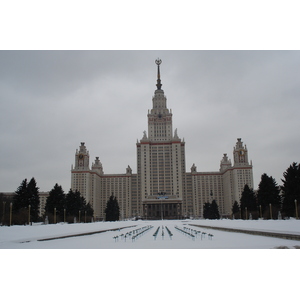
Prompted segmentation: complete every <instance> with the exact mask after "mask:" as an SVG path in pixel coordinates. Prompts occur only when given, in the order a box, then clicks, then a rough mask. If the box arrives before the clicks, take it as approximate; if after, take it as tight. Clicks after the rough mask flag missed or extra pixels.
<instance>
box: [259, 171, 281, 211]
mask: <svg viewBox="0 0 300 300" xmlns="http://www.w3.org/2000/svg"><path fill="white" fill-rule="evenodd" d="M280 203H281V197H280V188H279V186H278V185H277V183H276V181H275V179H274V178H273V177H272V176H270V177H269V176H268V175H267V174H265V173H264V174H262V176H261V181H260V183H259V185H258V191H257V204H258V205H259V206H261V210H262V214H263V215H264V214H266V213H267V214H269V205H270V204H271V205H272V208H273V209H275V210H276V211H277V214H274V215H278V211H279V209H280Z"/></svg>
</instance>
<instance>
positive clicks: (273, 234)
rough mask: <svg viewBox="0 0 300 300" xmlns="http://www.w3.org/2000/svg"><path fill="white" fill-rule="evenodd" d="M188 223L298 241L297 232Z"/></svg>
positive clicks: (299, 238) (299, 236)
mask: <svg viewBox="0 0 300 300" xmlns="http://www.w3.org/2000/svg"><path fill="white" fill-rule="evenodd" d="M189 225H190V226H196V227H203V228H208V229H214V230H221V231H229V232H236V233H246V234H252V235H262V236H268V237H275V238H280V239H287V240H296V241H300V235H299V234H292V233H280V232H272V231H261V230H253V229H239V228H226V227H217V226H206V225H198V224H189Z"/></svg>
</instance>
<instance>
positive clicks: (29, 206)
mask: <svg viewBox="0 0 300 300" xmlns="http://www.w3.org/2000/svg"><path fill="white" fill-rule="evenodd" d="M30 208H31V205H30V204H29V205H28V225H30Z"/></svg>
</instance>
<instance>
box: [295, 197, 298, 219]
mask: <svg viewBox="0 0 300 300" xmlns="http://www.w3.org/2000/svg"><path fill="white" fill-rule="evenodd" d="M295 210H296V219H298V205H297V199H295Z"/></svg>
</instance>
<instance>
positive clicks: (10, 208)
mask: <svg viewBox="0 0 300 300" xmlns="http://www.w3.org/2000/svg"><path fill="white" fill-rule="evenodd" d="M11 221H12V202H10V205H9V226H11Z"/></svg>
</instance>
